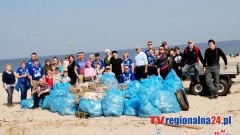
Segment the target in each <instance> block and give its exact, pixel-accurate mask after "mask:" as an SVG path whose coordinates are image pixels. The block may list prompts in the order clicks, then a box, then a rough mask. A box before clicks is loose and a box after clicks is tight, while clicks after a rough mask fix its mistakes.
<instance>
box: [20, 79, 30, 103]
mask: <svg viewBox="0 0 240 135" xmlns="http://www.w3.org/2000/svg"><path fill="white" fill-rule="evenodd" d="M19 88H20V91H21V101H22V100H23V99H27V91H28V87H27V86H26V85H25V84H23V83H20V85H19Z"/></svg>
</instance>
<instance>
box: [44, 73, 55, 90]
mask: <svg viewBox="0 0 240 135" xmlns="http://www.w3.org/2000/svg"><path fill="white" fill-rule="evenodd" d="M45 81H46V83H47V84H48V85H49V87H50V88H51V89H52V88H53V75H52V71H51V70H48V71H47V76H46V77H45Z"/></svg>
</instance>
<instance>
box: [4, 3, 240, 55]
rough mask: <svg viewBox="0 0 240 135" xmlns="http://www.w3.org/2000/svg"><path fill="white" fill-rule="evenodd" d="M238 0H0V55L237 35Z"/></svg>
mask: <svg viewBox="0 0 240 135" xmlns="http://www.w3.org/2000/svg"><path fill="white" fill-rule="evenodd" d="M239 7H240V1H239V0H198V1H195V0H169V1H167V0H38V1H33V0H0V48H1V49H0V59H11V58H23V57H29V56H30V54H31V53H32V52H37V53H38V55H39V56H49V55H59V54H76V53H77V52H80V51H83V52H94V51H103V50H104V49H105V48H109V49H111V50H112V49H117V50H118V49H130V48H135V46H137V45H140V46H142V47H146V43H147V41H149V40H151V41H153V44H154V46H159V45H160V44H161V42H162V41H167V42H168V43H169V45H181V44H186V42H187V40H188V39H193V40H194V41H195V42H197V43H202V42H207V40H208V39H210V38H212V39H214V40H216V41H227V40H239V39H240V14H239V13H240V8H239Z"/></svg>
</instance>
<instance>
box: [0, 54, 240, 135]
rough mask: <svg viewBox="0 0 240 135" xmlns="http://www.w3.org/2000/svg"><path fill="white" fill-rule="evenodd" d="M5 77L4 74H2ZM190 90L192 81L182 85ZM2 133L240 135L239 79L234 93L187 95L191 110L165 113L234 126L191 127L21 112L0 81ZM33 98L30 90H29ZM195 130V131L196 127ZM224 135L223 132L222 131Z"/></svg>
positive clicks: (17, 97)
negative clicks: (215, 96) (217, 120)
mask: <svg viewBox="0 0 240 135" xmlns="http://www.w3.org/2000/svg"><path fill="white" fill-rule="evenodd" d="M239 59H240V58H239V57H237V58H228V60H229V62H239ZM0 75H2V74H0ZM183 85H184V87H185V88H186V91H188V86H189V82H188V81H184V82H183ZM0 86H1V87H0V112H1V113H0V134H1V135H5V134H6V135H15V134H16V135H28V134H29V135H30V134H31V135H35V134H36V135H47V134H52V135H76V134H81V135H155V134H157V133H158V132H160V133H161V135H162V134H163V135H198V134H202V135H203V134H204V135H212V134H215V133H221V131H225V132H224V133H229V134H231V135H233V134H234V135H238V134H239V133H240V128H239V125H240V117H239V115H240V105H239V101H240V76H237V78H235V79H234V84H233V86H232V88H231V93H230V94H228V95H227V96H224V97H219V98H218V99H214V100H209V99H208V97H203V96H194V95H188V96H187V97H188V100H189V104H190V110H189V111H181V112H180V113H172V114H162V116H165V117H169V118H170V117H172V118H176V117H198V116H200V117H210V118H211V117H212V116H220V118H221V120H222V119H223V118H224V117H227V118H228V117H229V116H230V117H231V122H232V124H229V125H222V124H210V125H194V126H193V127H191V126H188V125H186V126H177V127H173V126H166V125H157V124H151V121H150V119H149V118H138V117H128V116H121V117H97V118H89V119H79V118H76V117H75V116H61V115H59V114H57V113H52V112H50V111H48V110H42V109H41V108H38V109H34V110H33V109H28V110H25V109H21V107H20V104H19V103H20V93H19V92H17V91H14V95H13V101H14V107H11V108H8V107H7V106H6V101H7V93H6V91H5V90H4V89H3V87H2V81H0ZM28 97H30V90H29V91H28ZM195 127H196V128H195ZM222 133H223V132H222Z"/></svg>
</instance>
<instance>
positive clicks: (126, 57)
mask: <svg viewBox="0 0 240 135" xmlns="http://www.w3.org/2000/svg"><path fill="white" fill-rule="evenodd" d="M124 66H128V67H129V72H130V73H133V72H134V63H133V61H132V59H130V58H129V54H128V52H124V53H123V62H122V71H124Z"/></svg>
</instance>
